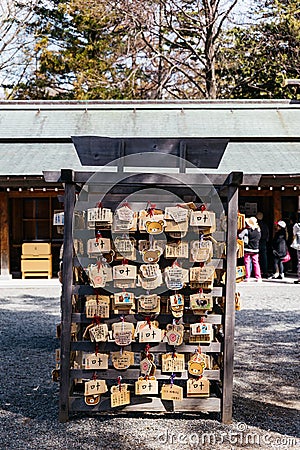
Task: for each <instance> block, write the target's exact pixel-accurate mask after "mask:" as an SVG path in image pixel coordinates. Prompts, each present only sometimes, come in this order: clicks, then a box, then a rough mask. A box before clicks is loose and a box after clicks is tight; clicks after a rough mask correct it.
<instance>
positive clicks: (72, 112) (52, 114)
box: [0, 100, 300, 175]
mask: <svg viewBox="0 0 300 450" xmlns="http://www.w3.org/2000/svg"><path fill="white" fill-rule="evenodd" d="M299 124H300V103H291V102H290V101H285V100H283V101H266V102H262V101H257V102H255V101H228V102H226V101H215V102H213V101H207V102H205V101H201V102H197V101H192V102H8V101H7V102H0V175H27V174H28V175H41V174H42V171H43V170H47V171H48V170H60V169H61V168H73V169H76V170H80V169H82V170H88V168H87V167H82V166H81V164H80V162H79V159H78V157H77V154H76V151H75V148H74V146H73V144H72V143H69V141H70V138H71V136H76V135H77V136H79V135H96V136H107V137H120V138H122V137H157V138H158V137H162V138H167V137H169V138H170V137H172V138H179V137H180V138H185V137H186V138H187V137H198V138H201V137H211V138H216V137H233V138H239V137H245V138H247V137H248V138H258V139H259V138H265V137H269V138H274V140H275V142H273V143H271V142H258V143H253V142H240V143H239V142H231V143H229V145H228V146H227V149H226V151H225V154H224V156H223V159H222V161H221V163H220V166H219V167H218V169H217V170H218V171H219V172H223V173H227V172H231V171H234V170H239V171H243V172H244V173H258V174H286V173H289V174H293V173H295V174H296V173H298V174H300V142H293V140H295V138H298V139H299V141H300V126H299ZM276 138H284V139H286V142H282V143H280V142H276ZM289 139H290V141H289ZM246 140H247V139H246ZM250 140H251V139H250ZM47 141H49V142H47ZM212 171H213V170H209V172H212Z"/></svg>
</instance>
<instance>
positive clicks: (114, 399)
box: [110, 384, 130, 408]
mask: <svg viewBox="0 0 300 450" xmlns="http://www.w3.org/2000/svg"><path fill="white" fill-rule="evenodd" d="M110 392H111V396H110V406H111V408H116V407H117V406H124V405H129V404H130V391H129V390H128V384H120V386H112V387H111V390H110Z"/></svg>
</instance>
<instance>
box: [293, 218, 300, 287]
mask: <svg viewBox="0 0 300 450" xmlns="http://www.w3.org/2000/svg"><path fill="white" fill-rule="evenodd" d="M291 247H292V248H294V249H295V250H296V251H297V277H298V279H297V280H296V281H294V283H295V284H300V214H299V217H298V222H297V223H295V225H294V226H293V242H292V244H291Z"/></svg>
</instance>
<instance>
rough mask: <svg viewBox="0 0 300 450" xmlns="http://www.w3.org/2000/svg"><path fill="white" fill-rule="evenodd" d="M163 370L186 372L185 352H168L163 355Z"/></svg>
mask: <svg viewBox="0 0 300 450" xmlns="http://www.w3.org/2000/svg"><path fill="white" fill-rule="evenodd" d="M161 367H162V368H161V371H162V372H171V373H173V372H184V371H185V360H184V354H179V353H175V355H174V354H173V353H167V354H164V355H161Z"/></svg>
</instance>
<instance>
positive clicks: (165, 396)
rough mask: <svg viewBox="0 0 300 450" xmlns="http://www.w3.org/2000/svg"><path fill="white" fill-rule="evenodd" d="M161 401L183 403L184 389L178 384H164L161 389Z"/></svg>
mask: <svg viewBox="0 0 300 450" xmlns="http://www.w3.org/2000/svg"><path fill="white" fill-rule="evenodd" d="M160 392H161V399H162V400H172V401H174V402H176V401H177V402H181V401H182V400H183V388H182V387H181V386H177V385H176V384H163V385H162V388H161V391H160Z"/></svg>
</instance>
